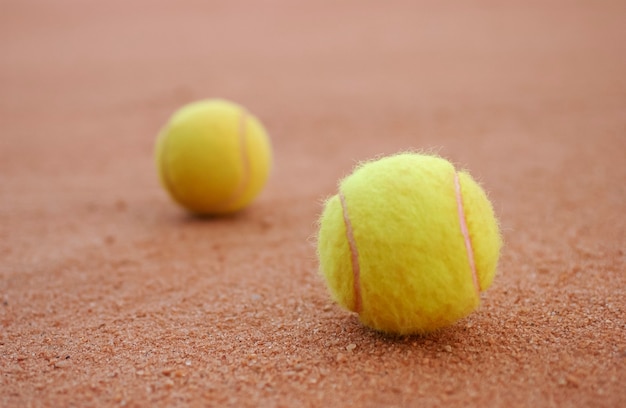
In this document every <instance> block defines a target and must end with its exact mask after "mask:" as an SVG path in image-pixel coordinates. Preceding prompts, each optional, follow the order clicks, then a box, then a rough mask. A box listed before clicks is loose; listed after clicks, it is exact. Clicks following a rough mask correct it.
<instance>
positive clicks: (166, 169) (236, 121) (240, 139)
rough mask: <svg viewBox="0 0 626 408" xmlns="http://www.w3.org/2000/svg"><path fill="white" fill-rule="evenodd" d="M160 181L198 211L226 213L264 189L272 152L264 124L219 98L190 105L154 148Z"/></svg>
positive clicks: (176, 115)
mask: <svg viewBox="0 0 626 408" xmlns="http://www.w3.org/2000/svg"><path fill="white" fill-rule="evenodd" d="M155 156H156V164H157V168H158V171H159V177H160V179H161V183H162V184H163V186H164V187H165V189H166V190H167V192H168V193H169V194H170V196H171V197H172V198H173V199H174V201H176V202H177V203H179V204H180V205H182V206H183V207H185V208H186V209H188V210H189V211H191V212H193V213H197V214H214V215H219V214H228V213H232V212H235V211H237V210H240V209H242V208H244V207H245V206H247V205H248V204H249V203H250V202H251V201H252V200H253V199H254V198H255V197H256V196H257V195H258V194H259V193H260V192H261V190H262V189H263V187H264V185H265V183H266V181H267V178H268V176H269V173H270V168H271V164H272V152H271V146H270V141H269V138H268V136H267V133H266V131H265V129H264V128H263V125H262V124H261V123H260V122H259V121H258V120H257V118H255V117H254V116H253V115H251V114H250V113H249V112H247V111H246V109H244V108H243V107H241V106H239V105H237V104H235V103H232V102H228V101H225V100H221V99H209V100H203V101H199V102H194V103H191V104H189V105H186V106H184V107H182V108H181V109H179V110H178V111H177V112H175V113H174V114H173V115H172V117H171V118H170V120H169V122H168V123H167V125H165V127H164V128H163V129H162V130H161V132H160V134H159V137H158V139H157V143H156V148H155Z"/></svg>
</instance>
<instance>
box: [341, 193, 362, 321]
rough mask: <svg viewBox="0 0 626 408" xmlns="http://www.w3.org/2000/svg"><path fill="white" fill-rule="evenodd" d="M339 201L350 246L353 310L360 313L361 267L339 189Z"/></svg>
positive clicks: (344, 202) (344, 201)
mask: <svg viewBox="0 0 626 408" xmlns="http://www.w3.org/2000/svg"><path fill="white" fill-rule="evenodd" d="M339 201H340V202H341V210H342V213H343V221H344V223H345V225H346V237H347V239H348V246H349V247H350V255H351V259H352V288H353V293H354V310H353V311H354V312H356V313H359V314H360V313H361V310H362V308H363V301H362V299H361V268H360V266H359V250H358V249H357V246H356V241H355V239H354V231H353V230H352V223H351V222H350V217H349V216H348V206H347V205H346V198H345V197H344V195H343V193H342V192H341V191H339Z"/></svg>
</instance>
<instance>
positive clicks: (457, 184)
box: [454, 171, 480, 293]
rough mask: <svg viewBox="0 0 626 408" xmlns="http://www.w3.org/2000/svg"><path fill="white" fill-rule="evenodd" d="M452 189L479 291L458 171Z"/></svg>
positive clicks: (475, 286) (473, 278) (474, 280)
mask: <svg viewBox="0 0 626 408" xmlns="http://www.w3.org/2000/svg"><path fill="white" fill-rule="evenodd" d="M454 190H455V192H456V204H457V209H458V212H459V222H460V224H461V233H462V234H463V239H464V241H465V250H466V251H467V259H468V260H469V265H470V269H471V270H472V280H473V282H474V288H476V292H477V293H480V283H479V282H478V276H477V275H476V263H475V262H474V250H473V248H472V240H471V238H470V235H469V229H468V228H467V220H466V219H465V208H464V207H463V194H462V193H461V182H460V181H459V173H458V172H456V171H455V172H454Z"/></svg>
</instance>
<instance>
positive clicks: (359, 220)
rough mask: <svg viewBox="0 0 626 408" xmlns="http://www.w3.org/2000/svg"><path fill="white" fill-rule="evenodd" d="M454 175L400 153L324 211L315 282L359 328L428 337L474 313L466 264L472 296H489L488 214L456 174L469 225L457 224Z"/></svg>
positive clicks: (373, 166) (495, 244)
mask: <svg viewBox="0 0 626 408" xmlns="http://www.w3.org/2000/svg"><path fill="white" fill-rule="evenodd" d="M456 175H457V173H456V170H455V168H454V167H453V166H452V164H451V163H449V162H448V161H446V160H444V159H442V158H439V157H435V156H428V155H421V154H415V153H403V154H398V155H395V156H389V157H386V158H383V159H380V160H378V161H373V162H369V163H365V164H363V165H361V166H359V167H358V168H357V169H356V170H355V171H354V172H353V174H352V175H350V176H348V177H346V178H345V179H344V180H342V181H341V183H340V186H339V194H338V195H335V196H333V197H331V198H330V199H329V200H328V201H327V202H326V206H325V209H324V212H323V214H322V216H321V220H320V230H319V236H318V255H319V260H320V268H321V273H322V275H323V276H324V277H325V279H326V282H327V284H328V287H329V289H330V292H331V295H332V297H333V299H334V300H335V301H337V302H338V303H339V304H340V305H342V306H343V307H345V308H346V309H349V310H351V311H355V312H357V313H358V314H359V318H360V319H361V321H362V322H363V323H364V324H365V325H367V326H369V327H372V328H374V329H376V330H380V331H384V332H391V333H398V334H408V333H419V332H428V331H432V330H436V329H438V328H441V327H444V326H447V325H450V324H452V323H454V322H455V321H457V320H458V319H460V318H462V317H465V316H467V315H468V314H469V313H471V312H472V311H473V310H475V309H476V307H478V304H479V300H480V298H479V295H480V293H479V291H478V290H477V286H476V284H475V283H474V278H473V273H474V272H473V270H472V263H475V269H476V271H475V273H476V275H477V276H476V278H477V280H478V283H479V285H478V287H479V288H480V289H483V290H484V289H487V288H488V287H489V286H490V285H491V282H492V280H493V277H494V275H495V271H496V266H497V261H498V256H499V252H500V248H501V245H502V243H501V238H500V233H499V228H498V223H497V220H496V218H495V215H494V212H493V209H492V206H491V204H490V202H489V200H488V199H487V196H486V194H485V193H484V191H483V190H482V188H481V187H480V186H479V185H478V184H477V183H476V182H474V180H473V179H472V178H471V176H469V174H467V173H458V180H459V184H460V193H461V194H462V200H461V201H462V211H463V213H464V216H465V217H464V219H462V218H461V217H459V201H458V200H457V193H456V192H455V177H456ZM463 224H466V225H467V230H468V232H469V237H468V239H469V241H467V243H469V242H471V245H470V247H469V248H470V249H471V251H472V253H471V255H473V262H470V259H469V258H468V247H467V246H466V239H465V237H464V235H463V231H462V225H463ZM357 280H358V282H357ZM355 282H356V284H355Z"/></svg>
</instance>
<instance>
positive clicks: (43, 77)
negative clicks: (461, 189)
mask: <svg viewBox="0 0 626 408" xmlns="http://www.w3.org/2000/svg"><path fill="white" fill-rule="evenodd" d="M294 3H295V2H290V1H286V0H285V1H282V2H280V1H272V2H263V4H262V5H261V2H254V3H253V2H249V3H247V4H244V3H240V4H233V3H232V2H213V3H209V2H199V1H191V0H189V1H177V2H173V1H172V2H165V1H147V0H145V1H142V2H139V1H135V2H127V1H122V0H116V1H108V2H82V1H78V0H59V1H54V2H52V1H44V0H40V1H17V0H12V1H11V0H7V1H3V2H2V3H1V4H0V131H1V134H0V263H1V264H0V302H1V303H0V328H1V331H0V374H1V375H0V405H1V406H6V407H10V406H112V405H117V406H124V405H125V406H153V405H189V406H223V405H232V406H257V405H258V406H270V407H272V406H277V407H278V406H284V407H290V406H366V407H367V406H425V407H428V406H440V405H445V406H453V407H454V406H459V407H460V406H463V407H464V406H507V407H511V406H559V407H567V406H604V407H618V406H622V407H623V406H626V386H625V384H626V318H625V317H624V313H625V312H626V296H625V295H626V293H625V292H626V290H625V288H626V255H625V252H624V251H625V243H626V219H625V217H624V214H625V213H626V187H625V186H626V165H625V163H624V158H625V152H626V79H625V78H626V77H625V75H624V73H626V24H624V21H625V18H626V6H625V4H626V3H624V2H623V1H613V2H611V1H591V0H590V1H576V2H574V1H563V2H560V3H557V2H554V1H548V2H545V1H531V2H527V1H517V2H504V3H503V2H496V1H480V2H478V1H473V2H457V3H458V4H456V5H454V6H452V5H442V2H437V1H431V2H422V3H419V4H418V5H417V3H416V2H409V1H406V2H397V3H395V2H394V3H393V4H392V3H389V4H388V5H387V6H384V7H383V6H382V5H379V6H375V5H372V4H373V3H370V4H369V5H366V4H365V2H357V1H354V2H351V3H349V2H341V4H339V3H340V2H331V1H328V2H326V3H323V2H319V1H318V2H308V3H307V4H304V2H301V3H302V4H298V5H295V4H294ZM213 96H220V97H225V98H229V99H232V100H235V101H238V102H240V103H242V104H244V105H246V106H247V107H248V108H249V109H250V110H251V111H252V112H254V113H255V114H256V115H257V116H258V117H259V118H260V119H261V120H262V121H263V122H264V123H265V124H266V126H267V128H268V130H269V131H270V133H271V135H272V138H273V144H274V149H275V158H276V160H275V168H274V171H273V175H272V178H271V181H270V183H269V185H268V187H267V188H266V190H265V191H264V193H263V194H262V195H261V196H260V197H259V199H258V200H257V201H256V202H255V203H254V205H253V206H251V207H250V208H249V209H248V210H246V211H244V212H243V213H241V214H239V215H237V216H235V217H231V218H224V219H214V220H199V219H194V218H191V217H189V216H187V215H185V213H184V212H182V211H181V210H179V209H178V208H177V207H176V206H174V204H172V203H171V202H170V201H169V199H168V198H167V196H166V195H165V193H164V192H163V191H162V190H161V188H160V186H159V184H158V181H157V177H156V171H155V169H154V166H153V163H152V148H153V142H154V138H155V136H156V133H157V131H158V129H159V127H160V126H161V125H162V124H163V123H165V121H166V120H167V119H168V116H169V115H170V114H171V113H172V112H173V111H174V110H175V109H177V108H178V107H180V106H181V105H182V104H185V103H187V102H190V101H192V100H195V99H200V98H204V97H213ZM403 149H427V150H434V151H437V152H439V153H440V154H442V155H444V156H445V157H448V158H450V159H451V160H453V161H454V162H455V163H457V164H458V165H459V166H462V167H467V168H469V169H470V170H471V171H472V173H473V174H474V175H475V176H477V177H478V178H479V179H480V180H481V181H482V183H483V184H484V186H485V187H486V188H487V189H488V190H489V191H490V196H491V198H492V199H493V201H494V203H495V207H496V210H497V212H498V215H499V217H500V219H501V223H502V227H503V232H504V238H505V240H506V246H505V248H504V251H503V254H502V259H501V263H500V266H499V275H498V277H497V279H496V281H495V283H494V286H493V287H492V288H491V289H490V290H489V291H488V292H487V293H485V295H484V300H483V304H482V307H481V308H480V310H479V311H478V312H476V313H475V314H473V315H472V316H470V317H469V318H467V319H464V320H463V321H461V322H459V323H458V324H456V325H454V326H453V327H450V328H449V329H446V330H442V331H441V332H439V333H436V334H433V335H430V336H426V337H408V338H389V337H385V336H382V335H380V334H377V333H374V332H372V331H370V330H367V329H365V328H363V327H361V326H360V324H359V323H358V320H357V318H356V317H355V316H353V315H350V314H349V313H346V312H344V311H342V310H340V309H339V308H338V307H336V306H335V305H333V304H332V303H331V302H330V301H329V298H328V295H327V292H326V289H325V288H324V286H323V283H322V281H321V280H320V279H319V277H318V275H317V261H316V258H315V245H314V239H313V237H314V234H315V231H316V226H315V223H316V218H317V216H318V214H319V213H320V211H321V200H322V199H323V198H324V197H326V196H328V195H330V194H333V193H334V191H335V185H336V181H337V179H339V178H340V177H341V176H343V175H345V174H346V173H348V172H349V171H350V169H351V168H352V166H353V165H354V163H356V162H357V161H359V160H364V159H368V158H371V157H373V156H377V155H381V154H389V153H393V152H396V151H399V150H403Z"/></svg>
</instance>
